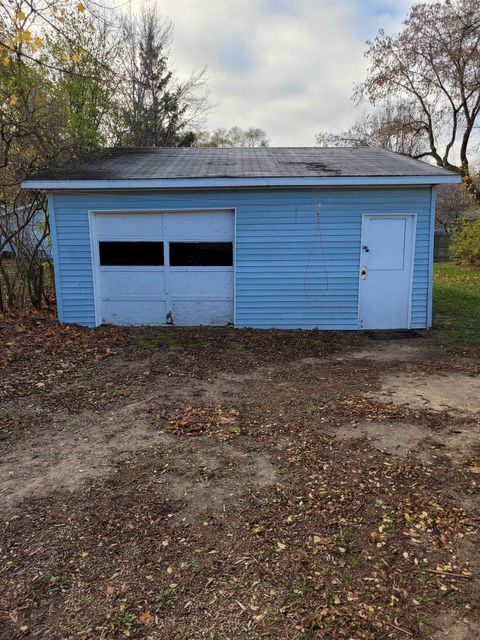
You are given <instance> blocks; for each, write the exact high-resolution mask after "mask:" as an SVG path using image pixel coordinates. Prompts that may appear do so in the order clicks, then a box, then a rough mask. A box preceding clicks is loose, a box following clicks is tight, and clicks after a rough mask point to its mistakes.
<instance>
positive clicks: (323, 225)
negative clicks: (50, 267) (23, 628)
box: [53, 187, 432, 329]
mask: <svg viewBox="0 0 480 640" xmlns="http://www.w3.org/2000/svg"><path fill="white" fill-rule="evenodd" d="M53 202H54V206H55V232H56V236H57V243H58V262H59V266H58V279H59V281H60V287H61V292H60V295H59V300H60V302H61V306H62V310H61V311H62V312H61V314H60V317H61V318H62V319H63V321H64V322H76V323H79V324H83V325H86V326H93V325H94V324H95V305H94V295H93V281H92V267H91V256H90V240H89V226H88V211H89V210H93V211H95V210H117V211H122V210H131V209H138V210H141V209H144V210H145V209H159V210H160V209H176V208H179V209H182V208H184V209H188V208H206V209H208V208H210V207H217V208H218V207H224V208H234V207H235V208H236V211H237V227H236V301H237V302H236V325H237V326H239V327H280V328H300V327H303V328H314V327H320V328H323V329H356V328H357V325H358V318H357V308H358V270H359V261H360V235H361V225H362V214H363V213H375V212H378V213H415V214H417V237H416V247H415V267H414V278H413V294H412V297H413V299H412V327H413V328H424V327H426V326H428V324H429V320H428V299H429V295H430V291H431V282H430V273H431V271H430V261H431V256H430V253H431V251H430V236H431V221H430V218H431V212H432V209H431V188H430V187H411V188H406V187H398V188H385V187H384V188H369V189H367V188H351V189H346V188H343V189H341V188H336V189H333V188H328V189H327V188H324V189H320V188H316V189H297V190H295V189H284V190H280V189H262V190H250V191H249V190H238V191H235V190H218V191H163V192H161V191H157V192H153V191H150V192H147V191H137V192H133V191H130V192H116V193H98V192H97V193H95V192H89V193H78V192H77V193H56V194H55V195H54V196H53Z"/></svg>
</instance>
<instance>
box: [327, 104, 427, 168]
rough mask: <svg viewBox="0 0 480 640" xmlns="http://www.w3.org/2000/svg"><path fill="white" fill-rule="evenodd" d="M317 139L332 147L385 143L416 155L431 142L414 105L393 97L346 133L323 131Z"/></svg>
mask: <svg viewBox="0 0 480 640" xmlns="http://www.w3.org/2000/svg"><path fill="white" fill-rule="evenodd" d="M316 141H317V144H319V145H322V146H331V147H382V148H384V149H390V150H391V151H396V152H397V153H403V154H406V155H410V156H413V157H418V156H420V155H422V153H423V151H424V150H425V148H426V143H427V139H426V135H425V131H424V129H423V127H422V125H421V121H420V116H419V114H418V112H417V113H414V107H412V105H410V106H409V105H405V104H401V103H400V104H394V103H392V102H390V101H388V102H385V103H384V104H382V105H380V106H379V107H377V108H376V109H375V110H374V111H373V112H369V113H365V114H364V115H363V116H361V117H360V118H359V119H358V120H356V122H354V124H353V125H352V126H351V127H350V128H349V129H347V130H346V131H344V132H343V133H338V134H335V133H327V132H323V133H320V134H318V135H317V136H316Z"/></svg>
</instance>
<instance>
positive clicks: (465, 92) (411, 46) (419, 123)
mask: <svg viewBox="0 0 480 640" xmlns="http://www.w3.org/2000/svg"><path fill="white" fill-rule="evenodd" d="M367 46H368V48H367V51H366V57H367V59H368V61H369V71H368V76H367V79H366V80H365V82H363V83H362V84H361V85H360V86H359V87H358V88H357V91H356V97H357V99H366V100H368V101H369V102H370V103H371V104H373V105H378V104H382V103H384V102H386V101H391V100H394V101H395V102H396V104H397V105H402V109H406V113H409V109H410V108H411V109H412V111H411V114H412V117H411V118H410V119H409V121H410V124H411V125H412V127H414V128H418V130H419V132H420V131H421V132H422V137H425V139H426V142H427V144H426V148H425V149H424V150H423V151H420V152H419V153H415V154H414V157H417V158H431V159H432V160H433V161H434V162H436V163H437V165H439V166H441V167H445V168H446V169H451V170H453V171H457V172H458V173H460V174H461V176H462V180H463V184H464V185H465V188H466V189H467V191H468V193H469V194H470V195H471V196H472V197H473V198H475V199H476V201H477V202H480V189H479V187H478V186H477V185H476V184H475V183H474V181H473V180H472V176H471V169H470V164H471V158H470V156H471V153H472V149H473V148H474V146H475V140H474V136H475V131H476V127H477V121H478V116H479V113H480V3H479V2H478V0H442V1H441V2H436V3H432V4H428V3H421V4H416V5H414V6H413V7H412V9H411V10H410V13H409V15H408V17H407V19H406V20H405V22H404V23H403V27H402V29H401V31H400V32H399V33H397V34H395V35H388V34H386V33H385V32H384V31H383V30H382V31H380V32H379V34H378V36H377V37H376V38H375V39H374V40H373V41H371V42H368V43H367ZM455 156H457V158H456V159H455Z"/></svg>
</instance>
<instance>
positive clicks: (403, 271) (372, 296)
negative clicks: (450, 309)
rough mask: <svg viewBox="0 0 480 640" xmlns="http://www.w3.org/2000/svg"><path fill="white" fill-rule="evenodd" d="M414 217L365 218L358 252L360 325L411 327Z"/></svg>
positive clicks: (368, 327) (376, 216)
mask: <svg viewBox="0 0 480 640" xmlns="http://www.w3.org/2000/svg"><path fill="white" fill-rule="evenodd" d="M414 251H415V216H414V215H364V216H363V224H362V246H361V253H360V284H359V326H360V328H361V329H407V328H408V327H409V326H410V313H411V311H410V307H411V299H412V277H413V259H414Z"/></svg>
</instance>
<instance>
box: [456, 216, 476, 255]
mask: <svg viewBox="0 0 480 640" xmlns="http://www.w3.org/2000/svg"><path fill="white" fill-rule="evenodd" d="M450 255H451V257H452V258H453V259H454V260H456V261H457V262H459V263H460V264H472V265H478V266H480V218H477V220H474V221H473V222H471V221H466V222H464V223H463V224H462V226H461V227H460V228H459V229H458V230H457V231H455V233H454V234H453V236H452V242H451V244H450Z"/></svg>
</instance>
